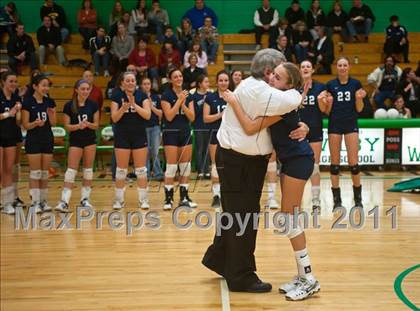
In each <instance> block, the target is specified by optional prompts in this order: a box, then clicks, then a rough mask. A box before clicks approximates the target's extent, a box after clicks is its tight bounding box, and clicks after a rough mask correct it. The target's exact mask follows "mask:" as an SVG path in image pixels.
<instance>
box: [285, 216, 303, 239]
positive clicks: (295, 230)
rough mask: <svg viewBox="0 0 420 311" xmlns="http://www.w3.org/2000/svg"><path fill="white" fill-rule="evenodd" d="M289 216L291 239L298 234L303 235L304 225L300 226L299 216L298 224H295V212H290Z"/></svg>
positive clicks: (289, 236)
mask: <svg viewBox="0 0 420 311" xmlns="http://www.w3.org/2000/svg"><path fill="white" fill-rule="evenodd" d="M287 216H288V217H289V233H288V234H287V237H288V238H289V239H293V238H295V237H297V236H298V235H301V234H302V233H303V230H302V227H301V226H300V221H299V218H298V221H297V224H294V223H293V222H294V220H293V219H294V217H293V214H288V215H287Z"/></svg>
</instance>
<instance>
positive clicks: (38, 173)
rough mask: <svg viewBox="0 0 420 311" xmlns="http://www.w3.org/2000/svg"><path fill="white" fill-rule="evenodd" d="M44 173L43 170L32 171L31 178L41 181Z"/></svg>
mask: <svg viewBox="0 0 420 311" xmlns="http://www.w3.org/2000/svg"><path fill="white" fill-rule="evenodd" d="M41 177H42V172H41V170H31V171H30V172H29V178H30V179H34V180H41Z"/></svg>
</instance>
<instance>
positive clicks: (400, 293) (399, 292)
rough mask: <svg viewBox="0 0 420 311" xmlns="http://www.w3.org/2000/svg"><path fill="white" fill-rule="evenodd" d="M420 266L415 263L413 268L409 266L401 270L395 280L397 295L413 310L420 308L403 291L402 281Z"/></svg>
mask: <svg viewBox="0 0 420 311" xmlns="http://www.w3.org/2000/svg"><path fill="white" fill-rule="evenodd" d="M418 268H420V265H415V266H413V267H411V268H408V269H407V270H405V271H403V272H401V273H400V274H399V275H398V276H397V278H396V279H395V282H394V291H395V293H396V295H397V296H398V298H400V300H401V301H402V302H403V303H404V304H405V305H406V306H407V307H409V308H410V309H412V310H420V309H419V308H418V307H416V306H415V305H414V303H412V302H411V301H410V300H408V298H407V297H406V296H405V295H404V293H403V291H402V288H401V287H402V286H401V285H402V282H403V280H404V278H405V277H406V276H407V275H408V274H410V273H411V272H413V271H414V270H416V269H418Z"/></svg>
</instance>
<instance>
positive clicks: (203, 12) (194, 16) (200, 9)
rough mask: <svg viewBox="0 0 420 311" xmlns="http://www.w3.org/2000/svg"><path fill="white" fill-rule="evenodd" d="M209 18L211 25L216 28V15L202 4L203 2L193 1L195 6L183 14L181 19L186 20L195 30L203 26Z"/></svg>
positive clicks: (202, 0) (201, 0) (200, 0)
mask: <svg viewBox="0 0 420 311" xmlns="http://www.w3.org/2000/svg"><path fill="white" fill-rule="evenodd" d="M207 17H211V19H212V21H213V25H214V26H216V27H217V24H218V19H217V15H216V13H214V11H213V10H212V9H211V8H209V7H208V6H206V5H205V4H204V0H195V6H194V7H193V8H191V9H189V10H188V11H187V12H185V14H184V16H183V17H182V18H188V19H189V20H190V21H191V24H192V27H193V29H195V30H198V29H199V28H201V27H203V26H204V22H205V19H206V18H207Z"/></svg>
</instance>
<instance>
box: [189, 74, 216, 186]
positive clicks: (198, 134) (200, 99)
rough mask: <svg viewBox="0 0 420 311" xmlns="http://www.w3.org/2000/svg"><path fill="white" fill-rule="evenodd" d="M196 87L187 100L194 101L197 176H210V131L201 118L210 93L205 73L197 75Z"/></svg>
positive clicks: (193, 124)
mask: <svg viewBox="0 0 420 311" xmlns="http://www.w3.org/2000/svg"><path fill="white" fill-rule="evenodd" d="M196 85H197V88H195V90H192V91H193V93H192V94H190V95H189V97H188V99H187V102H189V101H190V100H192V101H193V102H194V113H195V119H194V122H193V123H192V126H193V129H194V138H195V162H196V167H197V173H198V175H197V176H198V178H203V177H205V178H210V172H209V149H208V147H209V143H210V131H209V129H208V127H207V125H206V124H205V123H204V120H203V107H204V101H205V100H206V98H207V96H208V95H209V94H211V92H210V91H209V87H210V81H209V78H208V77H207V76H206V75H204V74H203V75H199V76H198V77H197V81H196Z"/></svg>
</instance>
